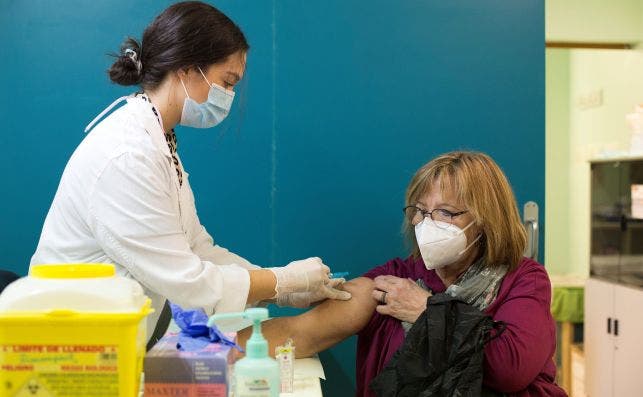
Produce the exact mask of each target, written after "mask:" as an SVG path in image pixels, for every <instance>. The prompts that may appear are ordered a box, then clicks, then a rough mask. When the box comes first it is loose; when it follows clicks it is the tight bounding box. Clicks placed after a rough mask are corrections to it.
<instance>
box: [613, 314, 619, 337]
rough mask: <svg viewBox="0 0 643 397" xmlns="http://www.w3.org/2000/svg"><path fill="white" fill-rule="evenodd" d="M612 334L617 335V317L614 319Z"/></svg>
mask: <svg viewBox="0 0 643 397" xmlns="http://www.w3.org/2000/svg"><path fill="white" fill-rule="evenodd" d="M614 335H615V336H618V319H616V318H615V319H614Z"/></svg>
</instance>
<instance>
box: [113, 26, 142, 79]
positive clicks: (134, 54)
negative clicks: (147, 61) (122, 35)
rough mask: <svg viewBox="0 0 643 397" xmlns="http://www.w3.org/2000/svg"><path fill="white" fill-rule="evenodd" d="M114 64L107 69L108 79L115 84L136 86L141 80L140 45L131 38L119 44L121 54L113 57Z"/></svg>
mask: <svg viewBox="0 0 643 397" xmlns="http://www.w3.org/2000/svg"><path fill="white" fill-rule="evenodd" d="M114 56H115V57H116V62H114V64H113V65H112V67H111V68H109V71H108V73H109V78H110V80H112V81H113V82H114V83H116V84H120V85H136V84H139V83H140V82H141V81H142V80H143V64H142V63H141V45H140V44H139V43H138V42H137V41H136V40H134V39H133V38H131V37H128V38H127V39H125V41H124V42H123V44H121V52H120V54H119V55H114Z"/></svg>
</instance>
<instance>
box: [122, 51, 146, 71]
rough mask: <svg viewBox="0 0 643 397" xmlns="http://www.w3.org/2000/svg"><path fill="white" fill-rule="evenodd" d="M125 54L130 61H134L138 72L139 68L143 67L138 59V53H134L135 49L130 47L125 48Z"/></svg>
mask: <svg viewBox="0 0 643 397" xmlns="http://www.w3.org/2000/svg"><path fill="white" fill-rule="evenodd" d="M125 56H127V57H128V58H129V59H131V60H132V62H134V64H135V65H136V70H137V71H138V72H139V73H140V72H141V69H143V64H142V63H141V61H140V60H139V59H138V54H137V53H136V51H134V50H133V49H131V48H126V49H125Z"/></svg>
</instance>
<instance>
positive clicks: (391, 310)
mask: <svg viewBox="0 0 643 397" xmlns="http://www.w3.org/2000/svg"><path fill="white" fill-rule="evenodd" d="M374 281H375V289H374V290H373V293H372V295H373V298H374V299H375V300H377V301H379V302H380V305H378V306H377V308H376V310H377V312H378V313H380V314H384V315H387V316H392V317H395V318H397V319H398V320H401V321H406V322H409V323H415V320H417V319H418V317H420V314H422V312H423V311H425V310H426V300H427V299H428V298H429V296H431V293H430V292H429V291H426V290H424V289H422V288H421V287H420V286H419V285H417V284H416V283H415V281H413V280H411V279H408V278H400V277H395V276H378V277H375V280H374Z"/></svg>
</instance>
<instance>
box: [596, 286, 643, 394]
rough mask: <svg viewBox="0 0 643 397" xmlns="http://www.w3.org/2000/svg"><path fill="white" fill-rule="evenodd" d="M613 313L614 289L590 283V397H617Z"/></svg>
mask: <svg viewBox="0 0 643 397" xmlns="http://www.w3.org/2000/svg"><path fill="white" fill-rule="evenodd" d="M613 310H614V285H613V284H611V283H608V282H605V281H601V280H597V279H592V278H590V279H589V280H587V284H585V336H584V338H585V342H584V347H585V388H586V393H587V396H588V397H612V396H613V394H612V391H613V389H612V374H613V369H614V368H613V359H614V340H613V337H612V334H610V333H608V324H607V322H608V319H609V318H612V317H613V315H612V313H613ZM612 322H613V318H612ZM613 325H614V324H613V323H612V324H611V327H610V328H611V330H612V331H613ZM641 378H643V376H641ZM617 395H618V394H617ZM618 396H619V397H621V396H620V395H618Z"/></svg>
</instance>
